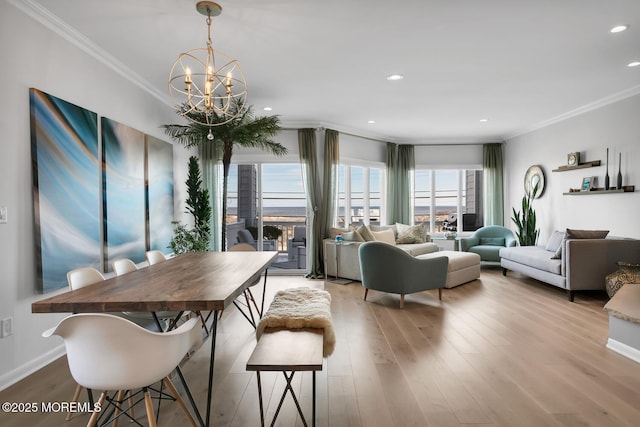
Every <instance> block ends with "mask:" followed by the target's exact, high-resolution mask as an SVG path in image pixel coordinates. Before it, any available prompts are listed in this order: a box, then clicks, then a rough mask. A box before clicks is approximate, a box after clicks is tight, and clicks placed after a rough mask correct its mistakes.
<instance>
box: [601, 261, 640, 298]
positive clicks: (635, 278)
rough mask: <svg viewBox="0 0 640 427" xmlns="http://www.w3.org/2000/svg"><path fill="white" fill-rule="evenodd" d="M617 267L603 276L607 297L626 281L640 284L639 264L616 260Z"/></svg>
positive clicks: (612, 294) (613, 293)
mask: <svg viewBox="0 0 640 427" xmlns="http://www.w3.org/2000/svg"><path fill="white" fill-rule="evenodd" d="M618 267H619V268H618V269H617V270H616V271H614V272H613V273H611V274H609V275H607V277H605V282H606V285H605V288H606V290H607V294H608V295H609V298H611V297H612V296H614V295H615V293H616V292H618V289H620V288H621V287H623V286H624V285H626V284H628V283H637V284H640V264H633V263H629V262H623V261H618Z"/></svg>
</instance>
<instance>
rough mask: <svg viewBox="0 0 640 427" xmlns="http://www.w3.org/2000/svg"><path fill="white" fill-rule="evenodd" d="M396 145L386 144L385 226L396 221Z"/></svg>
mask: <svg viewBox="0 0 640 427" xmlns="http://www.w3.org/2000/svg"><path fill="white" fill-rule="evenodd" d="M396 152H397V145H396V144H393V143H391V142H387V224H395V222H396V220H395V218H396V181H397V178H396V163H397V160H396V159H397V155H396Z"/></svg>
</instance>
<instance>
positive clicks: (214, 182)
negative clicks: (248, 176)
mask: <svg viewBox="0 0 640 427" xmlns="http://www.w3.org/2000/svg"><path fill="white" fill-rule="evenodd" d="M198 150H199V152H200V163H201V166H202V183H203V185H204V188H206V189H207V190H209V196H210V203H211V241H210V243H209V245H210V246H209V248H210V249H211V250H212V251H221V250H222V249H223V248H221V247H220V240H221V239H222V146H221V145H220V144H216V143H215V142H213V141H209V142H206V143H203V144H200V145H199V146H198Z"/></svg>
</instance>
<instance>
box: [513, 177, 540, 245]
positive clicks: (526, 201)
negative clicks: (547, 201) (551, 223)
mask: <svg viewBox="0 0 640 427" xmlns="http://www.w3.org/2000/svg"><path fill="white" fill-rule="evenodd" d="M537 193H538V183H537V182H536V183H535V185H534V186H533V187H532V188H530V190H529V191H528V192H527V193H525V195H524V196H523V197H522V211H516V208H511V209H512V210H513V216H512V217H511V220H512V221H513V222H514V223H515V224H516V227H517V228H518V231H517V232H516V236H517V237H518V242H520V246H535V245H536V242H537V241H538V235H539V234H540V230H539V229H537V228H536V211H535V210H533V206H532V202H533V199H534V197H535V195H536V194H537Z"/></svg>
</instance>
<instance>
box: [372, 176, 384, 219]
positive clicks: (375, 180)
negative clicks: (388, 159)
mask: <svg viewBox="0 0 640 427" xmlns="http://www.w3.org/2000/svg"><path fill="white" fill-rule="evenodd" d="M381 175H382V171H381V170H380V169H377V168H371V169H369V224H375V225H380V215H381V209H382V203H381V202H382V193H381V192H380V179H381Z"/></svg>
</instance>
